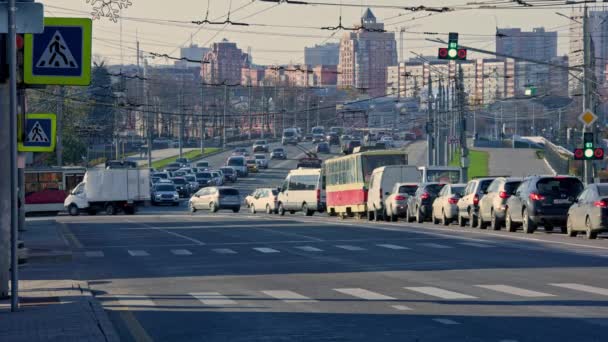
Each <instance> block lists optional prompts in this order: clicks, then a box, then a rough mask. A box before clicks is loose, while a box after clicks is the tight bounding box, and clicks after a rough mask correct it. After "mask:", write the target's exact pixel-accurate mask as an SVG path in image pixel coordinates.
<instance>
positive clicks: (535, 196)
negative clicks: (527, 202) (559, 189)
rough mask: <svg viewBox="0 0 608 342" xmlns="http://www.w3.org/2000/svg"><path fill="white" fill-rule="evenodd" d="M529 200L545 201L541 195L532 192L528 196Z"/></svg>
mask: <svg viewBox="0 0 608 342" xmlns="http://www.w3.org/2000/svg"><path fill="white" fill-rule="evenodd" d="M530 199H531V200H532V201H542V200H544V199H545V196H543V195H541V194H537V193H536V192H533V193H531V194H530Z"/></svg>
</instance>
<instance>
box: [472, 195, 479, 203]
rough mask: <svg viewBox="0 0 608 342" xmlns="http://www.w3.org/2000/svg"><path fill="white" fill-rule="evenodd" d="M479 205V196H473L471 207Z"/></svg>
mask: <svg viewBox="0 0 608 342" xmlns="http://www.w3.org/2000/svg"><path fill="white" fill-rule="evenodd" d="M478 204H479V195H477V194H475V196H474V197H473V205H478Z"/></svg>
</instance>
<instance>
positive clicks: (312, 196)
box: [277, 168, 326, 216]
mask: <svg viewBox="0 0 608 342" xmlns="http://www.w3.org/2000/svg"><path fill="white" fill-rule="evenodd" d="M323 183H324V182H323V178H322V177H321V169H306V168H299V169H296V170H291V171H290V172H289V174H288V175H287V178H285V182H284V183H283V186H282V187H281V189H280V192H279V195H278V199H277V203H278V208H279V215H285V212H287V211H288V212H290V213H292V214H293V213H295V212H296V211H302V212H303V213H304V214H305V215H306V216H312V215H313V214H314V213H315V211H317V212H320V213H322V212H324V211H325V203H326V202H325V189H324V184H323Z"/></svg>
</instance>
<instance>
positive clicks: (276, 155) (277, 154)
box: [270, 147, 287, 159]
mask: <svg viewBox="0 0 608 342" xmlns="http://www.w3.org/2000/svg"><path fill="white" fill-rule="evenodd" d="M270 159H287V153H285V149H284V148H282V147H278V148H275V149H274V150H272V152H271V153H270Z"/></svg>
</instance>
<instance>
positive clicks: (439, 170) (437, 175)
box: [418, 166, 460, 184]
mask: <svg viewBox="0 0 608 342" xmlns="http://www.w3.org/2000/svg"><path fill="white" fill-rule="evenodd" d="M418 170H419V171H420V181H421V183H429V182H439V183H444V184H446V183H447V184H455V183H460V168H459V167H455V166H420V167H419V168H418Z"/></svg>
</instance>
